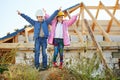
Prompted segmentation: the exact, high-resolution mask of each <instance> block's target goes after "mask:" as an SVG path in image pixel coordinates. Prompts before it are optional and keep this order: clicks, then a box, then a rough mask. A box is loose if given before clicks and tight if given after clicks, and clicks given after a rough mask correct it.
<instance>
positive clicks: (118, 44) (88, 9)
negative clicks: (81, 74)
mask: <svg viewBox="0 0 120 80" xmlns="http://www.w3.org/2000/svg"><path fill="white" fill-rule="evenodd" d="M92 11H93V12H92ZM101 11H104V12H105V13H106V14H107V15H108V16H109V17H110V19H108V20H107V19H106V20H98V17H99V15H102V13H100V12H101ZM63 12H64V13H65V17H67V18H68V19H70V18H71V14H72V13H75V12H79V13H80V15H79V16H78V19H77V21H76V22H75V23H74V24H73V25H72V26H70V27H69V30H68V31H69V34H70V35H69V36H70V42H71V43H70V46H67V47H66V46H65V48H64V62H65V63H64V65H69V64H72V63H73V64H74V63H75V62H77V61H75V60H74V59H76V60H77V59H83V58H85V59H89V61H90V59H93V57H94V55H96V57H99V60H98V62H99V68H98V69H101V67H100V66H102V68H104V69H108V70H110V71H111V72H113V73H114V74H115V76H117V77H119V76H120V19H118V18H116V16H115V14H116V13H120V4H119V0H116V3H115V4H114V5H113V6H109V5H104V3H103V2H102V1H99V4H98V5H97V6H89V5H85V3H83V2H81V3H78V4H75V5H72V6H70V7H69V8H67V9H65V10H63ZM93 13H94V14H93ZM86 15H87V16H88V17H89V18H86ZM102 16H103V17H104V15H102ZM119 17H120V14H119ZM33 35H34V27H32V25H25V26H23V28H22V29H16V30H15V32H13V33H7V35H6V36H4V37H2V38H0V58H1V59H2V57H3V56H4V55H7V54H9V53H11V51H12V50H15V56H13V57H12V61H9V63H11V64H30V65H32V62H33V58H34V39H33ZM53 51H54V47H53V46H52V45H48V47H47V55H48V61H49V65H51V64H50V62H51V59H52V55H53ZM40 60H41V56H40ZM83 61H84V60H83ZM95 61H97V59H96V60H95ZM95 61H94V62H95ZM0 63H1V64H3V63H2V60H0ZM79 63H81V62H79ZM80 65H82V63H81V64H80ZM88 65H89V64H88ZM93 65H94V64H93ZM54 70H56V69H53V68H52V71H54ZM49 72H50V70H49ZM111 72H109V71H108V74H110V76H111ZM46 73H47V71H45V72H43V73H41V75H42V76H44V75H43V74H46ZM99 73H101V72H100V71H98V73H94V74H99ZM119 79H120V77H119ZM119 79H118V80H119ZM0 80H1V79H0ZM21 80H23V79H21ZM41 80H54V79H41ZM55 80H64V79H55ZM66 80H67V79H66ZM69 80H77V79H69ZM79 80H110V79H109V78H108V77H107V78H105V79H83V78H81V79H79ZM111 80H116V79H111Z"/></svg>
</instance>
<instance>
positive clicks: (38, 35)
mask: <svg viewBox="0 0 120 80" xmlns="http://www.w3.org/2000/svg"><path fill="white" fill-rule="evenodd" d="M59 10H60V9H59ZM59 10H56V11H55V12H54V13H53V14H52V15H51V17H50V18H48V19H46V20H45V19H44V13H43V11H42V10H38V11H37V12H36V18H37V21H35V20H33V19H31V18H30V17H28V16H27V15H25V14H22V13H20V12H19V11H17V12H18V15H20V16H22V17H23V18H24V19H26V21H28V22H29V23H30V24H31V25H33V26H34V40H35V45H34V47H35V55H34V57H35V59H34V65H35V67H36V69H39V67H40V63H39V55H40V46H41V47H42V68H41V69H42V70H45V69H47V54H46V48H47V38H48V35H49V32H48V25H49V24H50V23H51V21H52V20H53V19H54V17H55V16H56V15H57V14H58V12H59Z"/></svg>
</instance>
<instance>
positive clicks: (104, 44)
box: [0, 41, 120, 49]
mask: <svg viewBox="0 0 120 80" xmlns="http://www.w3.org/2000/svg"><path fill="white" fill-rule="evenodd" d="M87 43H88V44H89V45H88V47H95V45H93V42H81V43H80V42H71V44H70V46H68V47H67V48H75V47H79V48H82V47H85V46H86V44H87ZM99 44H100V46H102V47H118V46H120V42H104V41H103V42H99ZM52 47H53V46H52V45H48V48H52ZM11 48H34V44H33V43H0V49H11Z"/></svg>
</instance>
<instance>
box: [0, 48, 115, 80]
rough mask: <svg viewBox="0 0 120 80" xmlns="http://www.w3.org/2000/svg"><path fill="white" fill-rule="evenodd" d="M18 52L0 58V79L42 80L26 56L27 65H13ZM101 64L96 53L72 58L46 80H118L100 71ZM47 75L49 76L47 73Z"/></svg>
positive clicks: (111, 74)
mask: <svg viewBox="0 0 120 80" xmlns="http://www.w3.org/2000/svg"><path fill="white" fill-rule="evenodd" d="M16 52H17V50H16V49H13V50H11V51H10V53H7V54H5V55H3V56H2V57H1V58H0V62H2V63H1V64H0V70H2V71H1V74H2V76H0V77H2V78H4V79H6V80H42V76H40V72H38V70H36V69H35V68H34V67H33V66H31V65H28V64H27V62H26V60H27V56H26V55H24V60H25V62H26V64H11V63H12V62H13V61H14V58H15V55H16ZM49 61H50V62H49V67H50V68H51V66H52V63H51V60H49ZM64 61H65V60H64ZM31 63H33V62H31ZM101 64H102V63H101V60H100V58H99V56H97V54H96V53H94V54H93V56H92V57H91V58H88V57H80V58H77V59H76V58H73V57H71V58H70V60H69V62H67V65H64V68H63V69H62V70H60V69H55V70H53V69H50V72H51V73H50V74H49V75H48V76H47V79H46V80H117V77H116V76H115V75H114V74H113V72H111V71H109V69H105V68H102V69H100V65H101ZM45 74H47V71H46V73H45Z"/></svg>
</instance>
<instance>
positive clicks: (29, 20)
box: [21, 14, 35, 25]
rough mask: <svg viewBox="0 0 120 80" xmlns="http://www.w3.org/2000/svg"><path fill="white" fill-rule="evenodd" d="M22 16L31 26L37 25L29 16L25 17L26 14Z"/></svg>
mask: <svg viewBox="0 0 120 80" xmlns="http://www.w3.org/2000/svg"><path fill="white" fill-rule="evenodd" d="M21 16H22V17H23V18H24V19H25V20H26V21H28V22H29V23H30V24H31V25H34V24H35V21H34V20H33V19H31V18H30V17H29V16H27V15H25V14H21Z"/></svg>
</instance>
